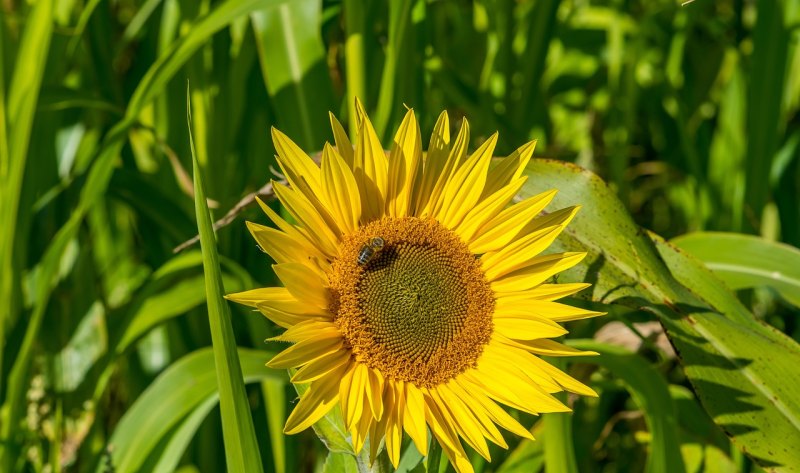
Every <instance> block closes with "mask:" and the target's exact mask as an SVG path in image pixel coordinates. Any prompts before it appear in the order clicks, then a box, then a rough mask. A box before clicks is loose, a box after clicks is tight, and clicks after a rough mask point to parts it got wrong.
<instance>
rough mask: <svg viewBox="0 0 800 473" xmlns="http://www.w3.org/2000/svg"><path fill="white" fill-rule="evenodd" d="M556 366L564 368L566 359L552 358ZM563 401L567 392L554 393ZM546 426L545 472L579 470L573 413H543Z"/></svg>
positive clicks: (566, 472) (543, 441) (567, 472)
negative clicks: (574, 439)
mask: <svg viewBox="0 0 800 473" xmlns="http://www.w3.org/2000/svg"><path fill="white" fill-rule="evenodd" d="M549 361H550V363H551V364H552V365H553V366H555V367H556V368H561V369H563V368H564V367H565V365H566V363H564V360H561V359H551V360H549ZM554 396H555V397H556V398H558V399H559V400H560V401H561V402H566V400H567V396H566V393H557V394H554ZM542 422H543V423H544V427H543V428H542V430H543V431H544V437H543V438H542V439H541V441H542V443H544V471H545V473H560V472H563V473H573V472H577V471H578V462H577V460H576V459H575V447H574V445H575V442H574V441H573V438H572V413H570V412H553V413H550V414H543V415H542Z"/></svg>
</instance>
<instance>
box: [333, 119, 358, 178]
mask: <svg viewBox="0 0 800 473" xmlns="http://www.w3.org/2000/svg"><path fill="white" fill-rule="evenodd" d="M328 116H329V117H330V119H331V129H332V130H333V139H334V141H335V142H336V151H338V152H339V155H340V156H341V157H342V159H344V162H345V163H347V167H349V168H350V169H353V145H352V144H351V143H350V139H349V138H348V137H347V133H345V131H344V128H343V127H342V124H341V123H339V120H337V119H336V117H335V116H334V115H333V113H331V112H328Z"/></svg>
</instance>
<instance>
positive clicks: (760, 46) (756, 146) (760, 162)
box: [745, 1, 790, 230]
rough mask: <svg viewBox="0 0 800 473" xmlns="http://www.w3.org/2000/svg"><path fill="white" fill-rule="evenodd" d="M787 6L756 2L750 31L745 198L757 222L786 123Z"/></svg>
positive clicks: (765, 198)
mask: <svg viewBox="0 0 800 473" xmlns="http://www.w3.org/2000/svg"><path fill="white" fill-rule="evenodd" d="M787 3H788V2H783V1H773V2H759V3H758V14H757V19H756V25H755V29H754V31H753V56H752V58H753V61H752V69H751V71H750V73H749V76H750V77H749V82H748V83H749V89H748V102H747V105H748V109H747V117H748V123H747V132H748V141H747V155H746V156H747V166H746V170H747V180H746V185H745V196H746V198H747V204H748V205H750V206H751V210H752V212H753V214H754V215H755V217H756V218H757V219H760V217H761V213H762V211H763V209H764V205H766V203H767V200H768V197H769V192H770V189H769V172H770V168H771V167H772V161H773V158H774V157H775V153H776V152H777V151H778V146H779V141H778V140H779V138H780V136H781V134H782V133H783V130H782V124H783V123H785V121H784V120H782V118H783V111H782V100H783V89H784V83H785V80H786V67H787V62H788V47H789V42H790V39H789V38H790V36H789V30H788V29H787V27H786V25H785V19H784V6H785V5H786V4H787ZM755 230H759V228H755Z"/></svg>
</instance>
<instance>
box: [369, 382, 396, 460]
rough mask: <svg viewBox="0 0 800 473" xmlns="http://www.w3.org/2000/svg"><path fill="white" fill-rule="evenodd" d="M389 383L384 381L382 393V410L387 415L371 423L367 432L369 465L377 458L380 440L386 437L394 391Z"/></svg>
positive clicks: (392, 406)
mask: <svg viewBox="0 0 800 473" xmlns="http://www.w3.org/2000/svg"><path fill="white" fill-rule="evenodd" d="M390 383H391V381H389V380H387V381H386V389H385V390H384V392H383V402H382V404H383V408H384V412H386V413H387V414H385V415H383V416H381V418H380V419H379V420H377V421H376V422H373V423H372V424H371V426H370V430H369V458H370V463H374V462H375V458H377V456H378V449H379V448H380V446H381V440H382V439H383V438H384V437H385V436H386V423H387V422H388V420H389V417H390V415H389V414H388V413H389V412H391V410H392V409H393V408H394V391H393V389H392V387H391V384H390Z"/></svg>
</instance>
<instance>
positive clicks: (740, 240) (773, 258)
mask: <svg viewBox="0 0 800 473" xmlns="http://www.w3.org/2000/svg"><path fill="white" fill-rule="evenodd" d="M671 243H672V244H673V245H675V246H677V247H678V248H680V249H682V250H684V251H686V252H688V253H689V254H691V255H692V256H694V257H695V258H697V259H699V260H700V261H702V262H703V263H705V265H706V266H708V268H709V269H711V271H713V272H714V274H716V275H717V276H718V277H719V278H720V279H722V280H723V281H725V283H726V284H727V285H728V286H729V287H730V288H731V289H734V290H737V289H746V288H751V287H759V286H768V287H771V288H773V289H775V290H776V291H777V292H778V293H779V294H780V295H781V296H782V297H783V298H784V299H786V301H788V302H790V303H791V304H794V305H795V306H796V307H800V250H798V249H797V248H795V247H793V246H789V245H785V244H782V243H776V242H771V241H769V240H765V239H763V238H759V237H756V236H752V235H742V234H737V233H721V232H699V233H690V234H688V235H682V236H680V237H678V238H674V239H673V240H672V241H671Z"/></svg>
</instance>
